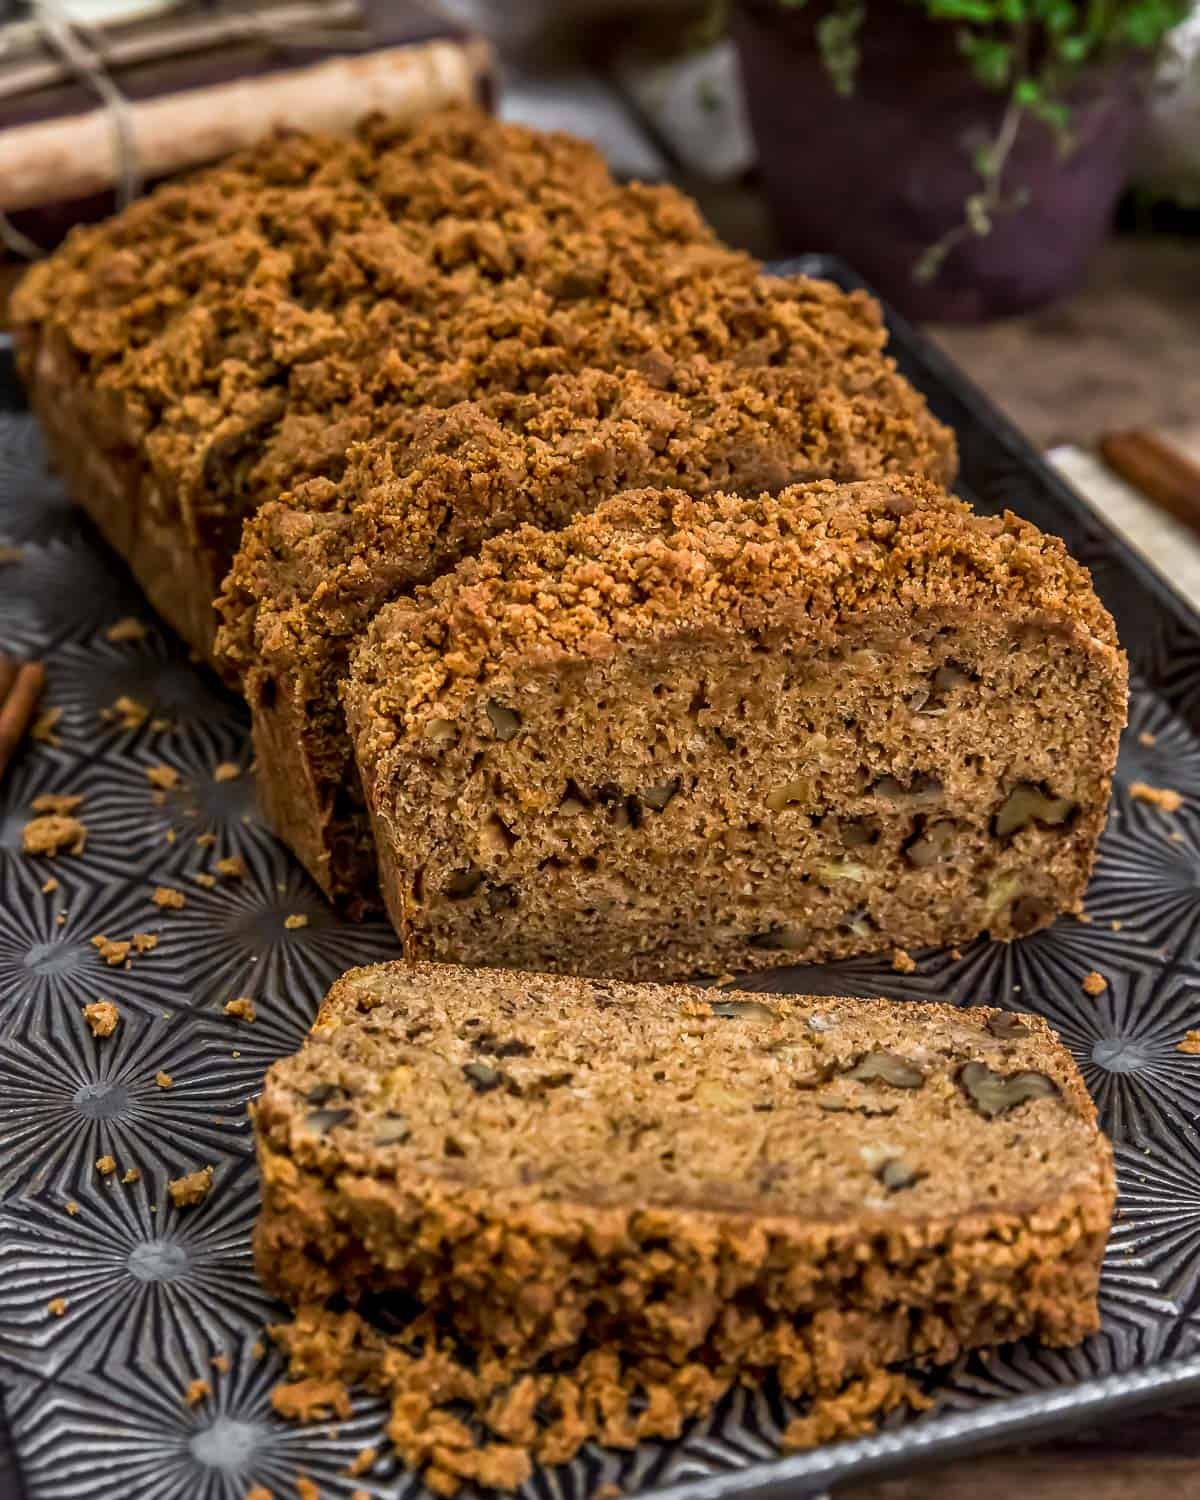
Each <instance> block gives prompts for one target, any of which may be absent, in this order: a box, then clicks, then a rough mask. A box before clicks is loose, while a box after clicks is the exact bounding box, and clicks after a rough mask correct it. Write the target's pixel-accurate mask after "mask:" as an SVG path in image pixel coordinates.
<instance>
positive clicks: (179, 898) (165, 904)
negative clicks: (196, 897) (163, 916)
mask: <svg viewBox="0 0 1200 1500" xmlns="http://www.w3.org/2000/svg"><path fill="white" fill-rule="evenodd" d="M150 899H151V901H153V902H154V904H155V906H159V907H161V908H162V909H163V910H164V911H168V910H169V911H182V910H183V908H184V907H185V906H186V905H187V897H186V896H185V895H184V894H183V892H182V891H177V890H175V888H174V887H173V886H169V885H160V886H156V887H155V891H154V894H153V896H151V897H150Z"/></svg>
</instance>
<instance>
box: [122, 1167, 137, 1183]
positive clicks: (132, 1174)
mask: <svg viewBox="0 0 1200 1500" xmlns="http://www.w3.org/2000/svg"><path fill="white" fill-rule="evenodd" d="M141 1180H142V1169H141V1167H130V1168H129V1169H128V1170H127V1171H126V1173H125V1175H124V1177H122V1178H121V1181H122V1182H125V1183H129V1182H140V1181H141Z"/></svg>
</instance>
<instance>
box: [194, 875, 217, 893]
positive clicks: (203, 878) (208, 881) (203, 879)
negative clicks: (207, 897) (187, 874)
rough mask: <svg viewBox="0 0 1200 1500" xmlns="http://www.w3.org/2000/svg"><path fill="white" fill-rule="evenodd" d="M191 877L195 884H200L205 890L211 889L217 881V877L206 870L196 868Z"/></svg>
mask: <svg viewBox="0 0 1200 1500" xmlns="http://www.w3.org/2000/svg"><path fill="white" fill-rule="evenodd" d="M192 878H193V879H194V880H195V882H196V884H197V885H202V886H203V887H204V889H205V890H206V891H211V890H212V888H213V886H215V885H216V883H217V877H216V876H215V875H210V874H209V873H208V871H207V870H197V871H196V873H195V875H194V876H193V877H192Z"/></svg>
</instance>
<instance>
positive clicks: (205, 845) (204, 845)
mask: <svg viewBox="0 0 1200 1500" xmlns="http://www.w3.org/2000/svg"><path fill="white" fill-rule="evenodd" d="M216 842H217V836H216V834H215V833H198V834H197V835H196V843H197V845H198V847H199V848H201V849H211V848H212V846H213V845H214V844H215V843H216Z"/></svg>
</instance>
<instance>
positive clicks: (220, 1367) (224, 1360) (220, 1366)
mask: <svg viewBox="0 0 1200 1500" xmlns="http://www.w3.org/2000/svg"><path fill="white" fill-rule="evenodd" d="M209 1363H210V1364H211V1365H212V1367H213V1369H214V1370H216V1371H218V1373H220V1374H221V1375H228V1374H229V1356H228V1354H214V1355H213V1357H212V1359H211V1360H209Z"/></svg>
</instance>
